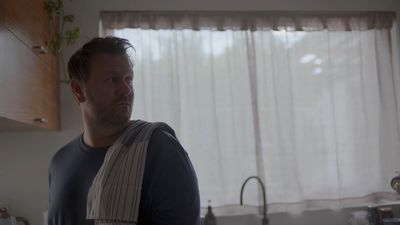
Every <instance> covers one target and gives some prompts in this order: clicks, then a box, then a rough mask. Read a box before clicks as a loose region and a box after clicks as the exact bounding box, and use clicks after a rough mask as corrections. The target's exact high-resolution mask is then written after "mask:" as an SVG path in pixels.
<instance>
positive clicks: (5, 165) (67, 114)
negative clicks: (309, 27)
mask: <svg viewBox="0 0 400 225" xmlns="http://www.w3.org/2000/svg"><path fill="white" fill-rule="evenodd" d="M64 2H65V9H66V12H67V13H73V14H75V16H76V23H77V25H79V26H80V28H81V32H82V38H81V39H80V40H79V41H78V43H77V44H76V45H74V46H72V47H68V48H66V49H65V59H66V61H67V59H68V58H69V56H70V55H71V53H72V52H73V51H75V50H76V49H77V48H78V47H79V46H80V45H81V44H82V43H84V42H86V41H87V40H88V39H90V38H92V37H95V36H97V35H98V17H99V12H100V11H102V10H176V11H178V10H179V11H180V10H192V11H196V10H228V11H243V10H247V11H252V10H258V11H259V10H266V11H276V10H277V11H364V10H368V11H396V12H397V15H398V17H400V1H399V0H269V1H268V0H112V1H111V0H79V1H78V0H72V1H64ZM398 24H400V20H399V19H398ZM399 36H400V35H399ZM399 42H400V41H399ZM399 52H400V49H399ZM60 95H61V100H60V103H61V129H62V131H61V132H48V131H46V132H44V131H40V132H18V133H0V203H1V202H9V203H10V208H11V213H12V214H14V215H20V216H24V217H27V218H28V219H29V220H30V221H31V224H32V225H41V224H42V212H43V211H44V210H45V209H46V208H47V207H48V203H47V202H48V194H47V193H48V186H47V167H48V164H49V160H50V159H51V157H52V155H53V154H54V153H55V152H56V150H57V149H58V148H59V147H61V146H62V145H63V144H64V143H66V142H68V141H69V140H71V139H73V138H74V137H75V136H76V135H78V134H79V133H80V132H81V131H82V125H81V119H80V113H79V109H78V107H77V105H76V104H75V102H74V101H73V99H72V96H71V94H70V92H69V89H68V87H67V86H66V85H65V84H62V85H61V90H60ZM348 213H349V211H348V210H344V211H343V212H339V213H334V214H329V215H332V216H335V219H328V220H329V221H330V223H329V224H332V225H333V224H342V223H344V222H345V221H347V218H348ZM313 215H315V214H313ZM320 215H321V216H319V217H318V218H319V219H318V218H316V217H315V216H313V217H314V218H315V219H317V220H316V221H315V222H314V223H313V224H328V223H327V222H323V221H324V220H325V219H326V217H327V215H328V214H326V213H325V214H324V213H323V212H321V214H320ZM274 217H275V219H274V222H275V224H277V222H278V221H287V222H280V223H279V224H288V223H290V224H292V223H293V224H294V222H293V221H297V222H296V224H304V225H306V224H311V223H310V222H309V221H308V219H307V218H308V217H304V218H303V219H299V218H298V219H296V220H290V217H285V215H275V216H274ZM285 218H286V219H285ZM289 221H291V222H289ZM318 221H319V222H318ZM271 224H272V223H271ZM288 225H289V224H288Z"/></svg>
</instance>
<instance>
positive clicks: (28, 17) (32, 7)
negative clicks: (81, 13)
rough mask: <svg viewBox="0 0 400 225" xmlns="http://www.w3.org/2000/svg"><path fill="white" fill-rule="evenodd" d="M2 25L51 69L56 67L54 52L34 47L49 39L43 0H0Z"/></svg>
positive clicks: (43, 43) (38, 46)
mask: <svg viewBox="0 0 400 225" xmlns="http://www.w3.org/2000/svg"><path fill="white" fill-rule="evenodd" d="M1 2H2V3H0V8H2V10H1V11H3V12H2V13H4V26H5V27H6V28H7V29H9V30H10V31H11V32H12V33H14V34H15V35H16V36H17V37H18V38H19V39H20V40H21V41H22V42H23V43H24V44H25V45H26V46H27V47H28V48H30V49H32V51H34V52H35V54H37V55H38V57H39V58H41V60H43V61H44V62H45V63H46V64H48V65H49V66H50V68H52V69H53V70H56V69H57V65H56V57H55V55H54V54H52V53H50V52H48V53H40V52H39V51H38V50H36V49H38V48H39V49H40V47H45V45H46V41H48V40H49V38H50V37H49V30H50V29H51V27H50V25H49V19H48V15H47V12H46V10H45V8H44V0H1Z"/></svg>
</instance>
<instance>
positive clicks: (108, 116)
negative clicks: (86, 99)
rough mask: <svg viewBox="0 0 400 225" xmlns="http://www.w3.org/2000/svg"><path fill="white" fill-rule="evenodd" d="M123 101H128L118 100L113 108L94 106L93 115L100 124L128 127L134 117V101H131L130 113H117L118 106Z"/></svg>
mask: <svg viewBox="0 0 400 225" xmlns="http://www.w3.org/2000/svg"><path fill="white" fill-rule="evenodd" d="M121 101H127V100H117V101H115V102H114V103H113V105H111V106H102V107H96V106H94V105H93V108H92V113H93V116H94V118H95V120H96V121H97V122H98V123H100V124H104V125H110V126H121V125H126V124H127V123H128V122H129V121H130V118H131V115H132V106H133V100H130V105H129V110H128V112H121V111H116V110H118V109H117V107H119V106H118V105H117V104H118V102H121ZM128 101H129V100H128Z"/></svg>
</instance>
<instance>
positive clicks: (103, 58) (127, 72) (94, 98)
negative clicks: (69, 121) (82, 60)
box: [82, 53, 134, 126]
mask: <svg viewBox="0 0 400 225" xmlns="http://www.w3.org/2000/svg"><path fill="white" fill-rule="evenodd" d="M88 75H89V77H88V80H87V81H86V82H85V83H84V85H83V90H82V91H83V93H84V95H85V98H86V101H84V102H82V107H83V110H84V113H85V114H86V116H87V117H88V118H90V119H91V120H92V121H94V122H95V123H100V124H104V125H112V126H118V125H124V124H126V123H128V122H129V120H130V117H131V113H132V105H133V96H134V95H133V86H132V80H133V70H132V66H131V63H130V62H129V59H128V57H126V56H124V55H114V54H107V53H98V54H95V55H93V56H92V57H91V59H90V62H89V74H88Z"/></svg>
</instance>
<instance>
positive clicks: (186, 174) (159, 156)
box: [148, 129, 200, 225]
mask: <svg viewBox="0 0 400 225" xmlns="http://www.w3.org/2000/svg"><path fill="white" fill-rule="evenodd" d="M148 154H150V155H148V156H149V157H150V158H152V160H151V161H150V162H149V163H150V164H151V165H149V166H150V167H152V169H151V170H152V173H153V174H149V179H151V180H152V182H150V187H149V189H150V192H149V193H148V194H149V195H148V196H149V198H150V199H151V200H150V202H149V203H150V205H151V206H150V211H151V219H150V220H151V224H153V225H172V224H173V225H197V224H200V197H199V189H198V183H197V177H196V174H195V171H194V169H193V166H192V163H191V162H190V159H189V157H188V154H187V152H186V151H185V150H184V149H183V147H182V146H181V145H180V144H179V142H178V140H177V139H176V138H175V137H174V136H173V135H171V134H169V133H168V132H165V131H163V130H161V129H156V130H155V131H154V132H153V135H152V137H151V140H150V143H149V148H148Z"/></svg>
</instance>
